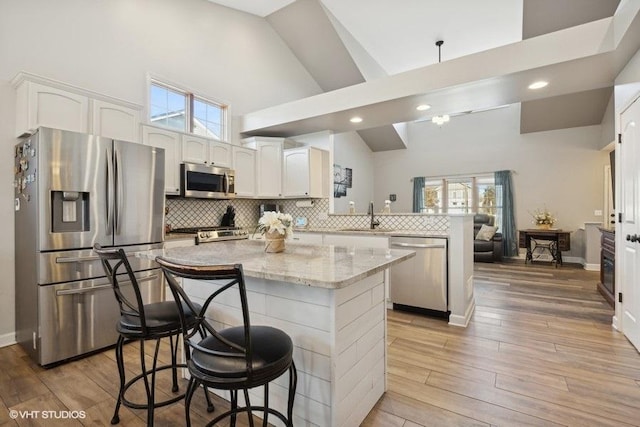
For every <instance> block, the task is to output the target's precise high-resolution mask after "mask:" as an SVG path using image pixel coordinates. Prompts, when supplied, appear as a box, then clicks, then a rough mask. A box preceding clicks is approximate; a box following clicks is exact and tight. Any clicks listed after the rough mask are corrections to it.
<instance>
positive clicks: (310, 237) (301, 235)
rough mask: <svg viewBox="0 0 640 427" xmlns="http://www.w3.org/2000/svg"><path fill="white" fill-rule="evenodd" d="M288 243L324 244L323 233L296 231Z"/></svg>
mask: <svg viewBox="0 0 640 427" xmlns="http://www.w3.org/2000/svg"><path fill="white" fill-rule="evenodd" d="M287 243H298V244H301V245H322V234H320V233H309V232H306V231H300V232H298V231H294V232H293V235H292V236H291V238H290V239H289V240H288V241H287Z"/></svg>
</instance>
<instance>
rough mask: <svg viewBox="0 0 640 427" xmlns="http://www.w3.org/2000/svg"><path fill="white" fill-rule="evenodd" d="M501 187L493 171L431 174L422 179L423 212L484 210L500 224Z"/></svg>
mask: <svg viewBox="0 0 640 427" xmlns="http://www.w3.org/2000/svg"><path fill="white" fill-rule="evenodd" d="M498 200H502V197H501V188H497V187H496V185H495V180H494V177H493V174H490V175H478V176H469V177H451V178H449V177H435V178H434V177H431V178H426V179H425V182H424V207H423V208H422V209H421V212H423V213H458V214H459V213H486V214H489V215H494V216H495V224H496V225H498V227H500V228H501V225H502V206H501V205H499V204H498Z"/></svg>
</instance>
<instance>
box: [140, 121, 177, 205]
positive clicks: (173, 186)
mask: <svg viewBox="0 0 640 427" xmlns="http://www.w3.org/2000/svg"><path fill="white" fill-rule="evenodd" d="M142 142H143V144H145V145H150V146H152V147H159V148H164V175H165V176H164V191H165V193H166V194H180V162H181V158H180V152H181V151H182V150H181V147H180V146H181V143H180V135H179V134H177V133H175V132H171V131H168V130H164V129H158V128H154V127H151V126H143V127H142Z"/></svg>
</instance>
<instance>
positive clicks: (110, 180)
mask: <svg viewBox="0 0 640 427" xmlns="http://www.w3.org/2000/svg"><path fill="white" fill-rule="evenodd" d="M106 158H107V223H106V234H107V236H108V235H110V234H111V230H113V201H114V200H113V199H114V194H113V190H114V186H113V180H114V175H113V160H111V153H110V152H109V149H107V155H106Z"/></svg>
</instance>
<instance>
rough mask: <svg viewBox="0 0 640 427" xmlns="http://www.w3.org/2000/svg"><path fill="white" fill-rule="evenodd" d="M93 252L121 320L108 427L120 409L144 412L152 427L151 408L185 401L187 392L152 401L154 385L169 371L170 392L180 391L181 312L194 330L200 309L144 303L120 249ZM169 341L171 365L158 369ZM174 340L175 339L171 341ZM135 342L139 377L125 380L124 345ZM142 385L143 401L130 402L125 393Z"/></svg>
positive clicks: (135, 280)
mask: <svg viewBox="0 0 640 427" xmlns="http://www.w3.org/2000/svg"><path fill="white" fill-rule="evenodd" d="M93 250H94V252H95V253H96V254H98V256H99V257H100V261H101V262H102V266H103V268H104V270H105V273H106V275H107V277H108V278H109V281H110V282H111V285H112V287H113V291H114V294H115V296H116V300H117V301H118V305H119V307H120V319H119V321H118V323H117V324H116V330H117V331H118V333H119V336H118V341H117V342H116V363H117V365H118V375H119V380H120V390H119V392H118V400H117V402H116V407H115V410H114V414H113V417H112V419H111V424H118V423H119V422H120V416H119V411H120V406H121V405H125V406H126V407H129V408H133V409H146V410H147V425H148V426H153V419H154V409H155V408H159V407H163V406H167V405H170V404H172V403H175V402H178V401H180V400H182V399H184V397H185V394H186V390H185V392H184V393H181V394H179V395H175V396H171V397H169V398H167V399H165V400H163V401H160V402H156V400H155V383H156V381H155V380H156V374H157V373H158V372H160V371H164V370H168V369H171V371H172V388H171V391H172V392H173V393H177V392H178V391H179V387H178V374H177V372H178V368H186V364H184V363H182V364H180V363H177V353H178V343H179V340H178V336H179V335H180V334H181V333H182V330H183V329H182V319H181V313H182V314H184V322H185V325H186V327H187V328H192V327H195V325H196V323H197V322H196V314H195V313H197V312H198V310H199V309H200V306H199V305H197V304H194V306H193V307H192V308H191V307H183V308H182V311H181V309H180V307H178V305H177V304H176V303H175V302H173V301H162V302H155V303H148V304H145V303H144V301H143V298H142V292H141V290H140V285H139V283H138V280H137V279H136V276H135V274H134V273H133V270H132V268H131V265H130V264H129V260H128V259H127V255H126V253H125V252H124V250H123V249H122V248H107V249H103V248H101V247H100V245H97V244H96V245H95V246H94V248H93ZM123 284H131V288H130V289H128V287H127V289H123V287H122V286H121V285H123ZM167 337H168V338H169V345H170V349H171V363H169V364H164V365H161V366H158V353H159V349H160V341H161V339H163V338H167ZM174 338H175V339H174ZM127 340H129V341H133V340H136V341H138V342H139V344H140V368H141V372H140V374H138V375H136V376H134V377H133V378H131V379H129V380H128V381H127V379H126V372H125V366H124V353H123V346H124V343H125V341H127ZM148 340H155V341H156V344H155V351H154V355H153V362H152V366H151V368H149V369H147V366H146V360H145V359H146V353H145V350H144V348H145V345H144V344H145V341H148ZM140 380H142V381H143V382H144V388H145V392H146V397H147V401H146V402H140V403H138V402H133V401H131V400H129V399H128V398H127V397H126V396H127V391H128V390H129V388H130V387H132V386H133V385H134V384H136V383H138V381H140ZM205 396H206V399H207V404H208V410H209V412H212V411H213V409H214V408H213V405H212V404H211V401H210V399H209V395H208V393H207V391H206V389H205Z"/></svg>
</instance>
